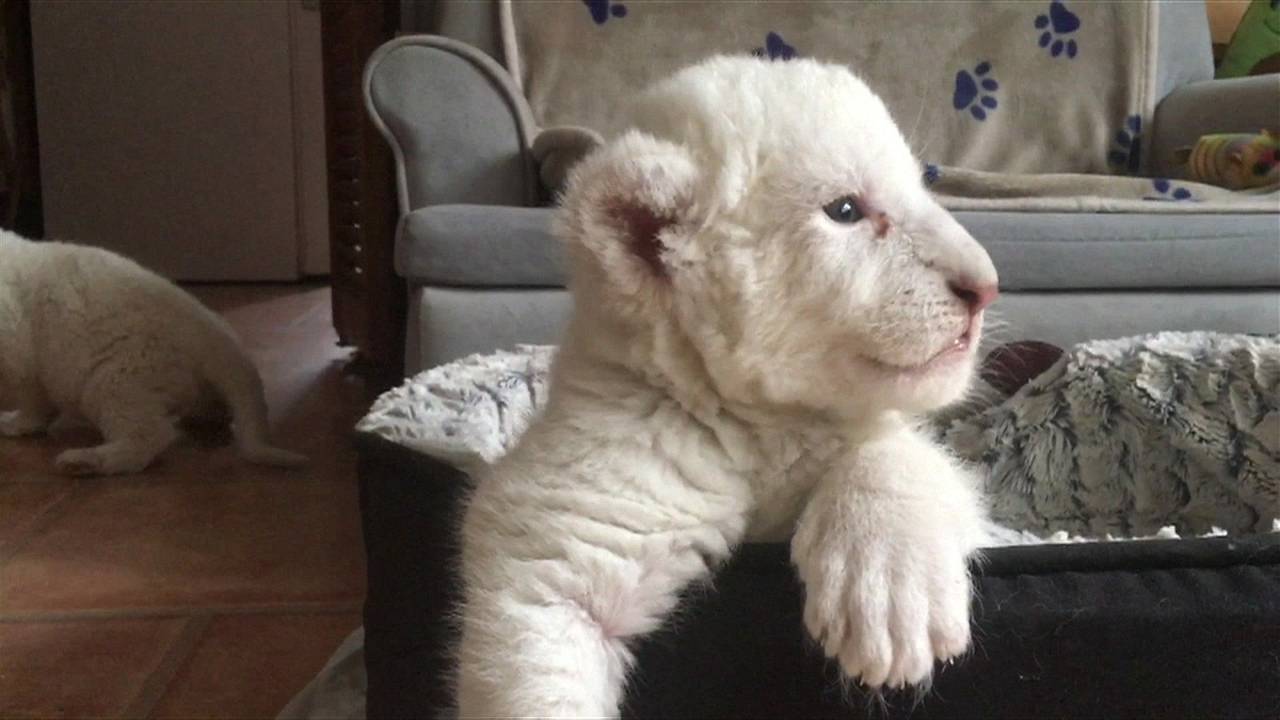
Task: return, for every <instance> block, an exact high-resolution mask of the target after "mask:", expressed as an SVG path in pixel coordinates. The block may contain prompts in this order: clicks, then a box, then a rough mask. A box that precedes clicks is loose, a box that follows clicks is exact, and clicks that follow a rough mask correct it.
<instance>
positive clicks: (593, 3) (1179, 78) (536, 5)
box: [433, 0, 1213, 173]
mask: <svg viewBox="0 0 1280 720" xmlns="http://www.w3.org/2000/svg"><path fill="white" fill-rule="evenodd" d="M435 5H436V8H435V9H436V14H435V17H436V18H437V19H438V21H439V22H438V25H437V27H436V28H433V30H434V31H436V32H441V33H444V34H446V35H451V36H453V37H457V38H458V39H461V40H464V41H467V42H469V43H474V44H479V45H481V46H483V47H484V48H485V49H486V50H488V51H490V52H493V53H496V56H497V58H498V59H499V60H500V61H501V62H502V64H503V65H504V66H505V67H506V69H507V70H508V71H509V72H510V73H511V74H512V76H513V77H514V78H515V80H516V83H517V85H518V86H519V88H520V91H521V92H522V93H523V95H524V96H525V98H526V99H527V100H528V103H529V105H530V107H531V109H532V114H533V118H534V121H535V122H536V123H537V124H538V125H539V126H544V127H546V126H555V125H581V126H585V127H590V128H593V129H595V130H597V131H599V132H601V133H602V134H605V135H606V136H607V135H609V134H611V133H613V132H616V131H617V130H619V129H620V128H621V126H622V125H623V124H625V121H626V120H625V108H626V104H627V103H626V101H627V99H628V98H629V97H630V96H632V95H633V94H634V93H635V91H636V90H637V89H639V88H641V87H643V86H644V85H646V84H647V83H649V82H651V81H653V80H654V79H657V78H659V77H662V76H664V75H666V74H669V73H670V72H672V71H674V70H676V69H677V68H680V67H683V66H685V65H688V64H690V63H693V62H696V61H697V60H699V59H701V58H703V57H706V56H707V55H711V54H714V53H748V52H754V53H756V54H758V55H761V56H763V57H765V58H768V59H773V60H776V61H785V60H786V59H788V58H790V57H794V56H806V57H816V58H820V59H824V60H828V61H833V62H840V63H843V64H846V65H848V66H849V67H851V68H852V69H854V70H855V72H857V73H858V74H859V75H861V76H862V77H863V79H864V80H866V81H867V83H868V84H869V85H871V87H872V88H873V89H875V90H876V91H877V92H878V93H879V94H880V95H881V97H883V98H884V100H885V102H886V104H887V105H888V106H889V109H890V110H891V111H892V112H893V114H894V116H895V117H896V118H897V120H898V122H899V124H900V125H901V126H902V129H903V132H904V133H905V134H906V135H907V136H908V139H909V140H910V141H911V142H912V144H913V146H914V148H915V149H916V151H917V153H918V154H919V155H921V157H922V158H923V159H925V160H927V161H929V162H934V163H938V164H944V165H956V166H961V167H967V168H973V169H978V170H990V171H1002V172H1091V173H1108V172H1110V173H1138V172H1141V171H1142V170H1143V169H1144V168H1145V166H1146V159H1145V157H1144V156H1143V152H1142V147H1143V135H1144V133H1145V132H1146V131H1147V130H1148V129H1149V128H1150V125H1151V118H1152V116H1153V114H1154V110H1155V106H1156V105H1157V104H1158V103H1159V101H1160V100H1161V99H1162V98H1163V97H1164V96H1165V95H1166V94H1168V92H1169V91H1171V90H1172V89H1173V88H1175V87H1177V86H1179V85H1182V84H1185V83H1188V82H1194V81H1197V80H1204V79H1209V78H1211V77H1212V75H1213V59H1212V50H1211V45H1210V39H1209V28H1208V20H1207V17H1206V13H1205V8H1204V5H1203V3H1202V2H1157V1H1154V0H1142V1H1139V0H1132V1H1126V2H1115V3H1098V2H1085V1H1084V0H1066V1H1065V2H1059V1H1058V0H1044V1H1043V2H1038V1H1037V2H1012V3H1010V2H973V1H968V0H962V1H955V2H945V3H944V2H910V1H902V2H835V3H832V2H813V3H808V2H750V3H747V2H732V1H726V2H668V3H649V2H627V1H626V0H584V1H583V2H528V1H526V0H515V1H514V2H513V1H512V0H492V2H489V3H476V2H473V1H472V0H437V2H436V3H435Z"/></svg>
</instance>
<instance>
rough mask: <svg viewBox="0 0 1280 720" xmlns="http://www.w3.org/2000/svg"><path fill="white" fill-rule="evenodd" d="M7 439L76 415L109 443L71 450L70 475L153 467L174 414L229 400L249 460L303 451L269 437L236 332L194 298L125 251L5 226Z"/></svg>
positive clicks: (0, 302) (1, 314)
mask: <svg viewBox="0 0 1280 720" xmlns="http://www.w3.org/2000/svg"><path fill="white" fill-rule="evenodd" d="M0 399H3V400H6V401H7V404H8V405H9V406H10V407H15V408H16V409H14V410H10V411H8V412H0V435H6V436H18V435H28V434H33V433H39V432H43V431H44V430H46V429H47V428H48V427H49V425H50V423H51V422H52V421H53V420H54V419H55V418H59V417H60V418H61V419H66V418H79V419H84V420H87V421H89V422H90V423H92V424H93V425H94V426H96V427H97V428H98V430H99V431H101V433H102V435H103V443H102V444H101V445H98V446H95V447H88V448H76V449H71V450H67V451H65V452H63V453H61V454H60V455H58V457H57V459H56V463H57V465H58V467H59V468H60V469H62V470H64V471H66V472H69V473H74V474H116V473H130V472H138V471H141V470H143V469H144V468H146V467H147V466H148V465H150V464H151V462H152V461H153V460H154V459H155V458H156V456H158V455H159V454H160V453H161V452H163V451H164V450H165V448H167V447H168V446H169V445H170V444H171V443H172V442H173V441H174V440H176V439H177V437H178V429H177V427H176V421H177V420H178V419H179V418H183V417H189V416H193V415H197V414H201V413H204V412H211V411H216V409H217V407H218V405H219V404H220V403H221V404H225V407H226V409H227V410H229V411H230V414H231V418H232V422H233V430H234V432H235V436H236V441H237V444H238V446H239V449H240V451H241V453H242V454H243V455H244V456H245V457H246V458H247V459H249V460H251V461H254V462H260V463H265V464H272V465H284V466H288V465H296V464H299V463H300V462H303V461H304V460H305V459H304V458H303V457H302V456H300V455H296V454H294V453H290V452H286V451H284V450H280V449H277V448H274V447H271V446H270V445H269V444H268V442H267V436H266V432H267V407H266V401H265V400H264V398H263V392H262V381H261V380H260V378H259V376H258V372H257V370H256V369H255V368H254V367H253V364H252V363H251V361H250V360H249V359H248V357H247V356H246V355H245V353H244V350H243V349H242V348H241V347H240V345H239V343H238V342H237V341H236V339H235V336H234V335H233V333H232V331H231V328H230V327H229V326H228V325H227V324H226V323H225V322H224V321H223V320H222V319H221V318H220V317H218V316H217V315H215V314H214V313H212V312H210V311H209V310H208V309H206V308H205V307H204V306H202V305H201V304H200V303H199V302H197V301H196V300H195V299H194V298H192V297H191V296H190V295H188V294H187V293H185V292H183V291H182V290H180V289H179V288H178V287H177V286H175V285H174V284H172V283H170V282H169V281H167V280H164V279H163V278H161V277H159V276H158V275H156V274H154V273H152V272H149V271H147V270H145V269H143V268H142V267H140V266H139V265H137V264H136V263H134V262H132V261H130V260H127V259H125V258H123V257H121V256H119V255H116V254H113V253H111V252H108V251H106V250H101V249H98V248H91V247H82V246H78V245H71V244H66V243H52V242H50V243H37V242H30V241H28V240H25V239H23V238H21V237H18V236H17V235H14V234H12V233H9V232H3V231H0Z"/></svg>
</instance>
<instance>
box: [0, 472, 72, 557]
mask: <svg viewBox="0 0 1280 720" xmlns="http://www.w3.org/2000/svg"><path fill="white" fill-rule="evenodd" d="M71 488H72V483H71V482H70V481H68V480H60V479H48V480H46V481H45V482H29V483H27V482H7V483H0V518H4V519H3V520H0V558H2V557H3V556H4V554H5V552H4V551H5V548H7V547H9V546H10V545H11V544H12V543H14V542H16V541H18V540H19V539H21V538H22V537H24V536H25V535H26V534H27V533H28V532H30V531H31V529H32V527H33V526H34V525H35V524H36V523H38V522H39V520H40V518H41V517H43V516H44V514H45V513H46V512H48V511H49V509H50V508H52V507H53V506H54V505H55V504H56V503H57V502H58V501H59V500H62V499H63V498H65V497H66V496H67V494H68V493H69V492H70V491H71Z"/></svg>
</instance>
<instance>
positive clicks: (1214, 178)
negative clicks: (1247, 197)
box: [1175, 130, 1280, 190]
mask: <svg viewBox="0 0 1280 720" xmlns="http://www.w3.org/2000/svg"><path fill="white" fill-rule="evenodd" d="M1175 158H1176V159H1177V161H1178V162H1179V163H1181V164H1183V165H1186V179H1188V180H1192V181H1194V182H1202V183H1208V184H1210V185H1218V186H1220V187H1224V188H1227V189H1229V190H1247V189H1249V188H1256V187H1264V186H1266V185H1273V184H1275V183H1278V182H1280V137H1277V136H1276V134H1275V133H1273V132H1270V131H1268V130H1263V131H1262V132H1260V133H1257V134H1251V133H1231V134H1222V135H1204V136H1202V137H1201V138H1200V139H1199V140H1197V141H1196V144H1195V145H1192V146H1191V147H1186V148H1181V149H1179V150H1178V151H1177V153H1176V155H1175Z"/></svg>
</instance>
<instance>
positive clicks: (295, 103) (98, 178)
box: [31, 0, 327, 280]
mask: <svg viewBox="0 0 1280 720" xmlns="http://www.w3.org/2000/svg"><path fill="white" fill-rule="evenodd" d="M31 21H32V39H33V46H34V56H35V57H34V59H35V79H36V103H37V116H38V121H39V131H40V159H41V171H42V172H41V175H42V182H43V195H44V198H43V200H44V209H45V227H46V230H47V235H48V236H49V237H52V238H60V239H71V240H75V241H78V242H85V243H90V244H96V245H100V246H103V247H107V248H110V249H113V250H116V251H119V252H122V253H124V254H126V255H129V256H131V257H134V258H135V259H137V260H139V261H140V262H142V263H143V264H145V265H148V266H149V267H152V268H154V269H155V270H157V271H159V272H161V273H162V274H165V275H168V276H170V277H173V278H177V279H183V280H290V279H294V278H296V277H298V276H299V274H300V273H302V272H304V271H312V272H323V271H324V270H325V269H326V268H325V263H323V262H322V261H321V260H320V256H321V255H327V250H326V251H325V252H324V253H320V252H318V251H317V248H318V247H320V246H323V245H327V240H324V239H322V238H324V236H325V235H327V227H326V225H327V223H326V212H325V209H324V208H325V205H324V125H323V123H324V121H323V109H322V100H321V98H322V95H321V89H320V84H319V76H320V58H319V16H318V14H317V13H315V12H314V11H307V10H304V9H303V8H302V6H301V4H300V3H299V1H298V0H290V1H289V2H278V1H276V0H241V1H239V2H225V1H223V0H110V1H103V0H72V1H70V2H67V1H53V2H51V1H47V0H45V1H42V2H36V3H32V7H31ZM299 62H303V63H305V66H304V67H301V68H299V67H298V65H297V64H298V63H299ZM299 115H301V118H299Z"/></svg>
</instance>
